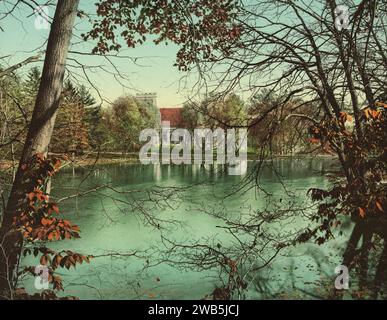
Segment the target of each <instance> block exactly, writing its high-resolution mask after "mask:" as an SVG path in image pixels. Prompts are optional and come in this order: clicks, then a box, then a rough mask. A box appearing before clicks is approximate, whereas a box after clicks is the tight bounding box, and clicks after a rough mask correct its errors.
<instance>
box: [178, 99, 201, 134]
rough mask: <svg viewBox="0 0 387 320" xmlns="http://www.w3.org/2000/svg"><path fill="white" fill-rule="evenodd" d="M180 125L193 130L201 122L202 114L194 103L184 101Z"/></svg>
mask: <svg viewBox="0 0 387 320" xmlns="http://www.w3.org/2000/svg"><path fill="white" fill-rule="evenodd" d="M181 119H182V124H181V125H182V127H183V128H186V129H188V130H191V131H193V130H194V129H196V128H198V127H199V126H201V125H202V124H203V115H202V113H201V112H200V110H198V109H197V107H196V105H195V104H194V103H185V104H184V105H183V108H182V110H181Z"/></svg>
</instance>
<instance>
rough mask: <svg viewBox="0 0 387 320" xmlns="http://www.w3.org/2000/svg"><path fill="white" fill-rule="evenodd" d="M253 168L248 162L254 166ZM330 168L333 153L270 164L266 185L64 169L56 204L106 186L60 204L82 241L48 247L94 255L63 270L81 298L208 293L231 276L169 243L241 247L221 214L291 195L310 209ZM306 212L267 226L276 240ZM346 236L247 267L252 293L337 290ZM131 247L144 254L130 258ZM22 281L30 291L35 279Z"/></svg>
mask: <svg viewBox="0 0 387 320" xmlns="http://www.w3.org/2000/svg"><path fill="white" fill-rule="evenodd" d="M255 165H256V163H253V162H249V165H248V168H249V172H252V171H251V170H253V168H254V166H255ZM332 165H333V162H332V160H330V159H293V160H290V159H283V160H276V161H275V163H274V164H272V163H270V162H268V163H266V164H265V165H264V167H263V169H262V170H261V174H260V177H259V184H260V186H261V187H262V189H263V190H260V189H258V188H256V187H254V186H256V184H255V182H254V183H252V182H248V181H247V178H246V177H239V176H230V175H228V174H227V173H226V172H225V171H224V168H223V167H222V166H194V165H192V166H173V165H171V166H170V165H157V166H154V165H150V166H143V165H138V164H125V165H123V164H116V165H99V166H97V167H96V168H94V169H93V170H92V171H90V170H89V169H87V168H73V169H65V170H63V171H62V172H61V173H60V174H59V175H58V176H56V177H55V178H54V180H53V189H52V196H53V197H54V198H55V199H56V200H58V199H60V198H64V197H66V196H71V195H74V194H82V193H84V192H87V191H88V190H91V189H95V188H98V190H96V191H94V192H90V193H87V194H84V195H81V196H78V197H71V198H69V199H67V200H62V201H61V202H60V208H61V212H62V213H63V214H64V215H65V216H66V218H67V219H70V220H71V221H73V222H74V223H76V224H78V225H79V226H80V228H81V237H82V238H81V239H77V240H68V241H61V242H58V243H53V244H50V247H52V248H53V249H64V248H65V249H71V250H73V251H78V252H80V253H83V254H92V255H95V256H96V258H94V259H92V261H91V263H90V264H84V265H81V266H78V267H77V269H76V270H75V271H74V270H70V271H67V270H64V271H63V270H59V273H60V274H61V275H62V276H63V279H64V285H65V294H68V295H74V296H78V297H80V298H82V299H201V298H203V297H204V296H206V295H208V294H210V293H211V292H212V291H213V290H214V288H215V287H217V286H221V281H222V280H225V277H224V275H222V274H220V275H219V268H218V267H216V266H213V267H209V268H200V267H197V266H196V267H195V265H193V264H191V263H190V258H192V257H190V256H186V255H184V256H183V255H182V256H180V255H179V254H180V251H179V249H178V248H175V249H173V250H172V252H171V251H168V248H169V249H170V245H171V242H170V241H172V242H176V243H178V244H183V245H189V244H206V245H213V246H215V247H216V246H217V245H219V246H220V247H221V248H232V249H230V250H231V251H232V250H235V251H237V250H238V249H237V248H238V247H237V241H236V240H235V237H233V236H232V235H231V234H230V233H229V232H227V230H225V229H224V228H221V227H222V226H225V222H224V220H222V219H219V218H217V217H215V216H214V215H219V216H222V217H226V218H227V219H229V220H231V221H236V220H235V219H238V217H241V218H242V219H245V218H246V217H248V216H249V215H250V214H252V213H253V212H254V210H259V209H264V208H266V207H267V206H269V208H270V207H271V208H274V207H273V206H279V207H281V206H286V205H287V204H288V202H289V201H290V199H293V201H292V202H293V205H294V206H296V207H305V206H308V205H310V203H309V200H308V198H307V196H306V192H307V190H308V189H309V188H310V187H316V186H317V187H320V188H324V187H326V186H328V184H329V182H328V180H327V179H326V177H325V176H324V174H325V173H326V171H327V170H330V169H331V168H332ZM104 185H106V187H103V188H99V187H100V186H104ZM294 199H295V200H294ZM269 203H270V205H269ZM307 213H308V212H307V211H306V212H304V214H307ZM304 214H299V213H296V214H294V215H293V216H291V217H288V218H286V217H284V218H283V219H279V220H280V221H273V222H272V223H268V224H266V225H265V230H264V231H265V233H266V235H268V234H269V235H271V236H272V237H273V238H274V241H275V240H276V239H275V238H278V239H280V237H281V236H284V235H286V234H288V233H291V232H296V231H297V230H300V229H301V228H303V227H305V226H306V225H307V223H308V220H307V218H306V217H305V215H304ZM344 231H345V230H344ZM347 235H348V232H344V235H343V236H341V237H338V238H336V239H335V240H332V241H330V242H329V243H328V244H325V245H323V246H317V245H315V244H313V243H310V244H303V245H300V246H297V247H295V248H289V249H285V250H283V251H281V252H280V254H278V255H277V256H276V258H275V259H274V260H273V261H272V262H271V263H270V264H269V265H268V266H267V267H266V268H264V269H262V270H259V271H257V272H245V273H244V274H245V277H246V281H247V283H248V287H247V289H246V291H245V293H246V298H250V299H261V298H320V297H323V296H324V295H325V294H326V289H324V288H323V287H322V284H324V286H327V287H328V289H329V288H330V286H332V287H333V283H334V278H335V274H334V269H335V267H336V266H337V265H338V264H339V261H340V254H341V252H342V248H343V243H344V241H345V239H346V237H347ZM241 237H242V238H243V239H246V240H248V239H249V236H247V235H243V234H242V235H241ZM133 252H136V256H131V255H130V254H132V253H133ZM272 252H273V248H272V247H271V244H270V245H268V247H267V249H266V248H264V250H262V252H261V253H260V256H259V257H258V256H257V257H256V263H257V265H260V264H262V263H263V262H265V261H267V259H269V258H270V256H271V254H272ZM168 253H169V254H168ZM185 253H187V251H186V252H185ZM188 253H189V251H188ZM236 254H238V252H236ZM204 256H205V254H204ZM265 259H266V260H265ZM254 260H255V256H254V255H252V256H249V257H248V259H247V261H248V263H254V264H255V261H254ZM24 263H27V261H25V262H24ZM29 263H31V261H29ZM215 265H216V264H215ZM246 265H247V264H246ZM244 268H246V266H244ZM203 269H205V270H203ZM24 282H25V283H24V284H25V286H26V287H27V288H31V284H32V283H33V280H32V279H25V280H24Z"/></svg>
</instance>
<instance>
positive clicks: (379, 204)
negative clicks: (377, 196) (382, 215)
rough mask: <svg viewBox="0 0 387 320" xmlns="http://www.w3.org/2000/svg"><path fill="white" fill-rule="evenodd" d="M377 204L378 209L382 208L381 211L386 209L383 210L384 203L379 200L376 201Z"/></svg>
mask: <svg viewBox="0 0 387 320" xmlns="http://www.w3.org/2000/svg"><path fill="white" fill-rule="evenodd" d="M376 206H377V207H378V209H379V210H380V211H382V212H383V211H384V210H383V207H382V204H381V203H380V202H379V201H376Z"/></svg>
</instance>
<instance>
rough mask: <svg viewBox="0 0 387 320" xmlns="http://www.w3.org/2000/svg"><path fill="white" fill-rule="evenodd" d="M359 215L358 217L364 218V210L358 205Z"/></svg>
mask: <svg viewBox="0 0 387 320" xmlns="http://www.w3.org/2000/svg"><path fill="white" fill-rule="evenodd" d="M359 215H360V217H362V218H364V217H365V210H364V209H363V208H360V207H359Z"/></svg>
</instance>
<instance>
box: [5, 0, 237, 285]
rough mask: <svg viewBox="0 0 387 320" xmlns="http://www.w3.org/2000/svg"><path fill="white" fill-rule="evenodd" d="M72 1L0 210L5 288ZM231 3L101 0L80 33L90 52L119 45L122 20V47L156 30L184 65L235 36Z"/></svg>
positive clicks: (43, 142) (43, 149)
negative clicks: (29, 171) (16, 225)
mask: <svg viewBox="0 0 387 320" xmlns="http://www.w3.org/2000/svg"><path fill="white" fill-rule="evenodd" d="M78 3H79V0H66V1H65V0H59V1H58V3H57V5H56V11H55V15H54V18H53V21H52V25H51V31H50V35H49V39H48V43H47V50H46V56H45V62H44V67H43V72H42V77H41V81H40V85H39V91H38V95H37V98H36V101H35V107H34V111H33V114H32V119H31V123H30V126H29V130H28V134H27V137H26V141H25V144H24V147H23V151H22V154H21V157H20V162H19V166H18V170H17V172H16V176H15V179H14V182H13V185H12V190H11V192H10V196H9V199H8V202H7V206H6V208H5V211H4V214H3V219H2V224H1V228H0V238H1V239H2V240H3V241H2V246H3V253H4V254H3V255H2V256H1V260H0V288H1V289H2V290H5V291H6V292H7V291H9V289H14V287H15V285H16V281H15V279H16V271H17V261H18V258H19V256H20V251H21V246H22V235H21V234H20V232H19V231H18V230H14V228H13V221H14V220H15V218H17V217H18V216H19V215H20V214H21V212H20V210H21V206H22V203H23V202H24V201H25V194H26V192H27V191H28V190H30V189H31V185H29V182H28V179H27V177H26V174H25V171H24V170H23V168H24V166H25V164H27V163H29V162H30V161H31V159H33V157H35V156H36V155H37V154H39V155H45V154H46V153H47V150H48V146H49V143H50V140H51V136H52V132H53V129H54V125H55V119H56V116H57V113H58V108H59V106H60V97H61V94H62V86H63V79H64V74H65V67H66V58H67V54H68V50H69V45H70V40H71V34H72V28H73V25H74V21H75V17H76V15H77V8H78ZM236 3H237V2H236V1H229V0H227V1H226V0H222V1H216V2H208V1H207V0H191V1H189V3H187V5H186V6H184V7H182V6H181V4H180V3H179V2H176V1H158V2H149V1H143V0H139V1H133V2H128V1H119V0H106V1H105V0H101V1H99V3H98V4H97V18H96V19H95V21H94V24H93V28H92V31H90V32H89V33H88V34H86V35H85V36H84V38H85V39H86V40H87V39H89V38H92V39H98V43H97V46H96V48H95V49H94V50H93V53H100V54H105V53H107V52H108V51H110V50H118V49H119V48H120V47H121V45H120V44H119V43H117V37H116V34H115V32H114V31H116V29H117V26H120V27H122V26H125V29H126V30H125V31H123V32H121V33H120V34H119V36H118V37H122V38H123V39H124V40H125V42H126V44H127V46H128V47H133V46H135V45H138V44H141V43H143V42H144V41H145V35H146V34H154V35H156V36H157V37H156V38H157V39H156V43H160V42H163V41H165V40H168V41H171V42H174V43H176V44H178V45H180V46H181V50H180V51H179V53H178V56H177V65H178V67H179V68H180V69H183V70H187V69H188V66H189V65H190V64H192V63H193V62H195V60H196V56H197V55H198V54H199V55H201V57H204V58H207V59H212V54H211V51H215V50H216V51H226V50H227V49H228V46H229V43H231V42H234V39H237V38H238V36H239V27H238V25H237V24H236V23H235V21H234V20H235V17H236V10H235V8H236ZM181 10H183V12H184V14H183V15H182V14H181ZM80 15H82V14H81V13H80ZM118 33H119V32H117V34H118ZM225 40H228V41H225ZM15 68H16V67H15ZM6 72H8V70H7V71H6ZM2 74H3V72H2ZM2 74H0V76H2Z"/></svg>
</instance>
